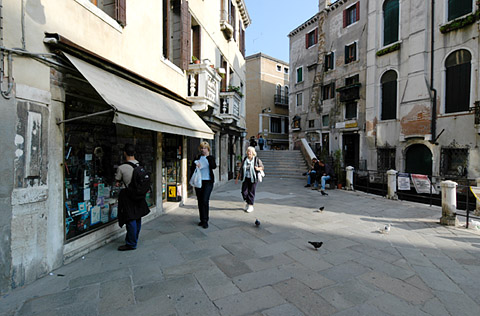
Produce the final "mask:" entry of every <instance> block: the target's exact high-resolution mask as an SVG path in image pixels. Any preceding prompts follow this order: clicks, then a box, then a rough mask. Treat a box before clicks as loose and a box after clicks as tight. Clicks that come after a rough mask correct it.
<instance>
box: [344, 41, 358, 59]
mask: <svg viewBox="0 0 480 316" xmlns="http://www.w3.org/2000/svg"><path fill="white" fill-rule="evenodd" d="M355 60H357V43H356V42H355V43H353V44H350V45H347V46H345V64H349V63H351V62H352V61H355Z"/></svg>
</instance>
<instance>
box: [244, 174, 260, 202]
mask: <svg viewBox="0 0 480 316" xmlns="http://www.w3.org/2000/svg"><path fill="white" fill-rule="evenodd" d="M256 188H257V183H256V182H254V183H252V180H251V178H245V179H244V180H243V183H242V197H243V199H244V200H245V202H246V203H247V204H250V205H253V203H254V202H255V189H256Z"/></svg>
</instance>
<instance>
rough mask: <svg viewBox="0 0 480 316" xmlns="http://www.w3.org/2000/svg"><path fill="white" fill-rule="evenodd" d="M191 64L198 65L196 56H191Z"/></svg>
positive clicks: (198, 60) (198, 61)
mask: <svg viewBox="0 0 480 316" xmlns="http://www.w3.org/2000/svg"><path fill="white" fill-rule="evenodd" d="M192 62H193V63H194V64H200V59H198V58H197V57H196V56H192Z"/></svg>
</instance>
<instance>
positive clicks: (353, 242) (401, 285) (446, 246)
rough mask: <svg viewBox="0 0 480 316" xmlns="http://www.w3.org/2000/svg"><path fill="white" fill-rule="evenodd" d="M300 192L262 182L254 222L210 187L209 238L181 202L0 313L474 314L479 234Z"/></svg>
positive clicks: (366, 198) (382, 205)
mask: <svg viewBox="0 0 480 316" xmlns="http://www.w3.org/2000/svg"><path fill="white" fill-rule="evenodd" d="M303 185H304V181H300V180H295V179H271V178H268V177H267V178H266V179H265V181H264V182H262V184H260V185H259V186H258V187H257V190H258V193H259V194H258V199H257V201H256V203H255V211H254V212H253V213H245V212H244V211H243V210H242V207H243V202H242V199H241V196H240V193H239V190H240V185H239V184H238V185H235V184H234V183H233V182H229V183H227V184H226V185H224V186H221V187H216V188H215V189H214V191H213V194H212V198H211V201H210V205H211V214H210V218H211V220H210V227H209V228H208V229H202V228H201V227H198V226H197V223H198V209H197V206H196V201H195V200H194V199H187V200H186V201H185V205H183V206H181V207H177V208H172V207H170V208H169V212H168V213H167V214H165V215H163V216H160V217H159V218H157V219H155V220H153V221H151V222H148V223H144V225H142V232H141V234H140V241H139V246H138V248H137V249H136V250H135V251H129V252H119V251H117V247H118V246H119V245H121V244H123V242H124V241H123V239H124V238H123V237H122V238H119V239H118V240H116V241H114V242H112V243H110V244H107V245H105V246H103V247H101V248H99V249H97V250H95V251H92V252H91V253H88V254H86V255H85V256H83V257H82V258H80V259H78V260H76V261H74V262H72V263H70V264H67V265H65V266H62V267H61V268H59V269H57V270H56V271H53V274H52V275H47V276H45V277H43V278H40V279H39V280H37V281H35V282H34V283H32V284H29V285H27V286H24V287H22V288H18V289H15V290H13V291H11V292H10V293H7V294H5V295H3V296H1V297H0V315H8V316H24V315H29V316H30V315H49V316H50V315H66V316H67V315H68V316H76V315H88V316H91V315H92V316H96V315H102V316H123V315H132V314H135V315H142V316H143V315H162V316H170V315H172V316H173V315H175V316H177V315H202V316H203V315H207V316H208V315H222V316H226V315H255V316H270V315H275V316H277V315H280V316H281V315H348V316H350V315H435V316H437V315H440V316H441V315H480V306H479V302H480V282H477V280H478V276H479V275H480V265H478V262H480V251H479V250H480V232H476V231H473V230H466V229H464V228H453V227H444V226H441V225H439V218H440V216H441V209H440V208H439V207H435V206H434V207H430V206H428V205H421V204H416V203H411V202H405V201H392V200H387V199H384V198H383V197H378V196H374V195H370V194H365V193H362V192H349V191H343V190H329V191H328V192H329V195H328V196H326V197H324V196H321V195H320V193H319V192H318V191H312V190H309V189H307V188H304V187H303ZM319 206H324V207H325V210H324V211H323V212H315V211H316V210H318V207H319ZM255 219H259V220H260V222H261V225H260V227H256V226H255V225H254V221H255ZM387 223H391V224H392V230H391V232H390V233H389V234H380V233H379V228H381V227H383V226H384V225H385V224H387ZM309 240H311V241H323V242H324V245H323V246H322V247H321V248H319V249H318V250H315V249H314V248H313V247H312V246H311V245H310V244H308V241H309Z"/></svg>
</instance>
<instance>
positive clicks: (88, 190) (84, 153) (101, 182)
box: [64, 89, 156, 240]
mask: <svg viewBox="0 0 480 316" xmlns="http://www.w3.org/2000/svg"><path fill="white" fill-rule="evenodd" d="M85 91H86V90H85V89H83V90H82V92H83V93H85ZM105 109H107V105H106V104H105V105H103V104H102V101H101V100H99V101H98V102H92V98H89V99H88V100H87V99H85V100H82V99H79V98H77V97H71V96H67V99H66V107H65V119H70V118H76V117H79V116H82V115H85V114H91V113H97V112H100V111H103V110H105ZM112 120H113V117H112V114H111V113H110V114H103V115H96V116H92V117H89V118H88V119H79V120H75V121H71V122H66V123H65V149H64V152H65V157H64V158H65V159H64V174H65V178H64V185H65V189H64V190H65V234H66V239H67V240H71V239H72V238H75V237H78V236H80V235H83V234H86V233H88V232H89V231H92V230H95V229H97V228H99V227H102V226H105V225H108V224H109V223H111V222H114V221H115V220H116V219H117V216H118V201H117V198H118V193H119V191H120V187H117V186H116V185H115V184H116V181H115V172H116V167H118V166H119V165H120V164H122V163H123V162H124V156H123V149H124V145H125V144H126V143H131V144H134V146H135V150H136V152H135V158H136V159H137V160H138V161H140V162H141V163H142V165H144V166H145V168H146V170H147V171H149V172H151V174H152V183H155V161H156V157H155V153H156V133H154V132H152V131H147V130H143V129H138V128H133V127H129V126H125V125H120V124H113V123H112ZM153 192H155V187H154V188H153ZM153 192H149V193H147V196H146V200H147V204H148V205H149V206H153V204H154V193H153Z"/></svg>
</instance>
